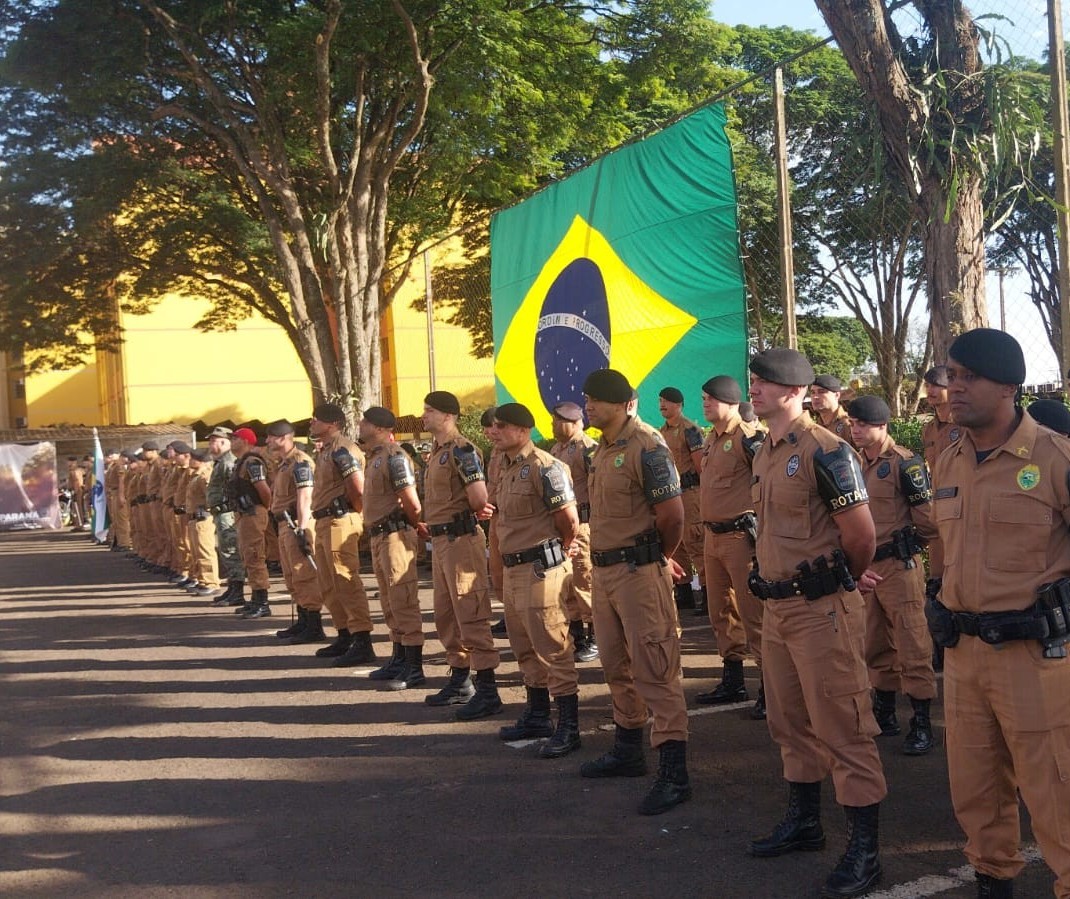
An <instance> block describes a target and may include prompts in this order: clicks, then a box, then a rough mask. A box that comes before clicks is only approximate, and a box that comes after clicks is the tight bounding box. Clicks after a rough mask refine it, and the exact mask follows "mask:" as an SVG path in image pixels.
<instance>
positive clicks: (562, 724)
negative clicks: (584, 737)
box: [539, 693, 580, 759]
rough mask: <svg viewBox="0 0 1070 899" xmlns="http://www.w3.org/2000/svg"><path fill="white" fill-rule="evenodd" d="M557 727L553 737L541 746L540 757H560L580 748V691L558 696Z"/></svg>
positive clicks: (556, 701)
mask: <svg viewBox="0 0 1070 899" xmlns="http://www.w3.org/2000/svg"><path fill="white" fill-rule="evenodd" d="M554 702H555V703H557V729H556V730H555V731H554V734H553V736H552V737H550V739H549V740H547V741H546V742H545V743H543V744H542V746H540V747H539V758H541V759H559V758H561V756H563V755H568V754H569V753H570V752H572V751H573V750H575V749H579V748H580V697H579V694H578V693H573V694H571V695H570V696H558V697H557V698H556V699H554Z"/></svg>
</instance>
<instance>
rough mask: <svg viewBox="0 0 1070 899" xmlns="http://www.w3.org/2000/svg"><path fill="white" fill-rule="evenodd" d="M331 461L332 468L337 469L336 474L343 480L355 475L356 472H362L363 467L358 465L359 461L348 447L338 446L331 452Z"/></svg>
mask: <svg viewBox="0 0 1070 899" xmlns="http://www.w3.org/2000/svg"><path fill="white" fill-rule="evenodd" d="M331 461H332V462H333V463H334V467H335V468H337V469H338V474H340V475H341V476H342V477H343V478H348V477H349V476H350V475H352V474H356V473H357V472H358V471H361V470H363V467H364V466H362V465H361V464H360V460H359V459H357V458H356V457H355V456H354V455H353V454H352V453H351V452H350V451H349V447H346V446H340V447H338V449H336V450H332V451H331Z"/></svg>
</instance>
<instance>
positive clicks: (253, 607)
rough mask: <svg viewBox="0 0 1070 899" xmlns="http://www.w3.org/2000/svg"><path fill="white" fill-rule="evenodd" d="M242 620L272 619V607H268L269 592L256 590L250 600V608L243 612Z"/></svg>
mask: <svg viewBox="0 0 1070 899" xmlns="http://www.w3.org/2000/svg"><path fill="white" fill-rule="evenodd" d="M241 617H242V618H270V617H271V606H270V605H268V592H267V590H254V591H253V595H252V597H251V599H250V600H249V608H248V609H247V610H246V611H243V612H242V616H241Z"/></svg>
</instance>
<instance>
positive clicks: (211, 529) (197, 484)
mask: <svg viewBox="0 0 1070 899" xmlns="http://www.w3.org/2000/svg"><path fill="white" fill-rule="evenodd" d="M189 467H190V481H189V486H188V487H187V488H186V520H187V522H188V524H187V528H188V530H189V543H190V556H191V557H192V559H193V571H192V576H193V577H194V578H196V583H195V584H193V586H191V587H188V588H186V589H187V591H188V592H189V593H192V594H193V595H195V596H215V595H217V594H218V593H219V558H218V556H217V555H216V551H215V519H214V518H213V517H212V513H211V512H210V511H209V509H208V478H209V477H211V474H212V462H211V457H210V456H209V454H208V450H206V449H195V450H193V452H191V453H190V455H189Z"/></svg>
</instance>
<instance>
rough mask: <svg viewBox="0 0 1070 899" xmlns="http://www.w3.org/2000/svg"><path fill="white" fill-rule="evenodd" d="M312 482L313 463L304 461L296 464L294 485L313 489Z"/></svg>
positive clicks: (301, 460) (300, 460)
mask: <svg viewBox="0 0 1070 899" xmlns="http://www.w3.org/2000/svg"><path fill="white" fill-rule="evenodd" d="M312 481H313V474H312V463H311V462H308V461H306V460H304V459H298V461H296V462H294V484H296V485H297V486H298V487H311V486H312Z"/></svg>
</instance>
